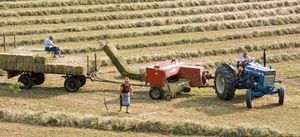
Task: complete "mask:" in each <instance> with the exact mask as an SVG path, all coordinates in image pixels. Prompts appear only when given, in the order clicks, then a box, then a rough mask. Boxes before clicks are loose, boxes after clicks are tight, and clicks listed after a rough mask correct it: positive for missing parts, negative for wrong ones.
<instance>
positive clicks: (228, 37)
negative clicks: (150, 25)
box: [63, 27, 300, 54]
mask: <svg viewBox="0 0 300 137" xmlns="http://www.w3.org/2000/svg"><path fill="white" fill-rule="evenodd" d="M293 34H300V28H299V27H296V28H285V29H275V30H268V31H252V32H247V33H238V34H227V35H223V36H222V35H221V36H217V37H206V36H201V37H200V38H197V39H195V38H194V39H180V40H175V41H167V42H153V43H138V44H127V45H116V48H117V49H119V50H124V49H137V48H149V47H152V48H154V47H164V46H172V45H177V46H178V45H187V44H203V43H207V42H221V41H228V40H240V39H252V38H258V37H272V36H283V35H293ZM101 50H102V48H101V47H82V48H66V49H64V50H63V53H64V54H72V53H89V52H96V51H101Z"/></svg>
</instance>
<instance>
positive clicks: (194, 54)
mask: <svg viewBox="0 0 300 137" xmlns="http://www.w3.org/2000/svg"><path fill="white" fill-rule="evenodd" d="M243 48H246V49H248V51H249V52H253V51H263V50H264V49H267V50H278V49H289V48H300V43H296V42H290V43H276V44H270V45H245V46H243V47H237V48H227V49H217V50H207V51H203V50H195V51H184V52H173V53H166V54H158V55H143V56H133V57H130V58H125V60H126V62H127V63H128V64H141V63H148V62H153V61H165V60H171V59H185V58H198V57H204V56H218V55H228V54H236V53H241V52H242V49H243ZM295 55H298V54H295ZM280 58H281V57H280ZM291 59H292V58H291ZM295 59H297V58H295ZM272 63H275V62H272ZM212 64H215V63H210V64H207V65H205V64H203V65H204V66H205V67H208V66H211V67H214V66H212ZM217 64H221V63H220V62H219V63H217ZM109 65H111V62H110V60H102V61H101V66H109Z"/></svg>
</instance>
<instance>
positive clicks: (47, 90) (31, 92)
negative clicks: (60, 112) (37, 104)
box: [0, 83, 70, 99]
mask: <svg viewBox="0 0 300 137" xmlns="http://www.w3.org/2000/svg"><path fill="white" fill-rule="evenodd" d="M8 86H9V84H8V83H0V89H1V90H2V91H1V94H0V96H5V97H15V98H36V99H44V98H51V97H55V96H59V95H65V94H70V93H69V92H67V91H65V89H64V87H33V88H32V89H23V90H22V92H20V93H12V92H10V91H8Z"/></svg>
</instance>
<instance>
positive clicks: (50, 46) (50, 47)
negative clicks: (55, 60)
mask: <svg viewBox="0 0 300 137" xmlns="http://www.w3.org/2000/svg"><path fill="white" fill-rule="evenodd" d="M44 46H45V50H46V51H49V52H54V57H56V56H57V55H58V56H59V57H62V55H61V53H60V48H59V46H58V45H56V44H54V36H53V35H50V36H49V38H47V39H45V41H44Z"/></svg>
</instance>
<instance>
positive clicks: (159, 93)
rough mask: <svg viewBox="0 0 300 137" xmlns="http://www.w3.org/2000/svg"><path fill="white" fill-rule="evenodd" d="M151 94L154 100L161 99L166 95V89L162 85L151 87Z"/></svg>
mask: <svg viewBox="0 0 300 137" xmlns="http://www.w3.org/2000/svg"><path fill="white" fill-rule="evenodd" d="M149 96H150V98H151V99H153V100H161V99H162V98H163V97H164V90H163V89H162V88H160V87H151V88H150V90H149Z"/></svg>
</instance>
